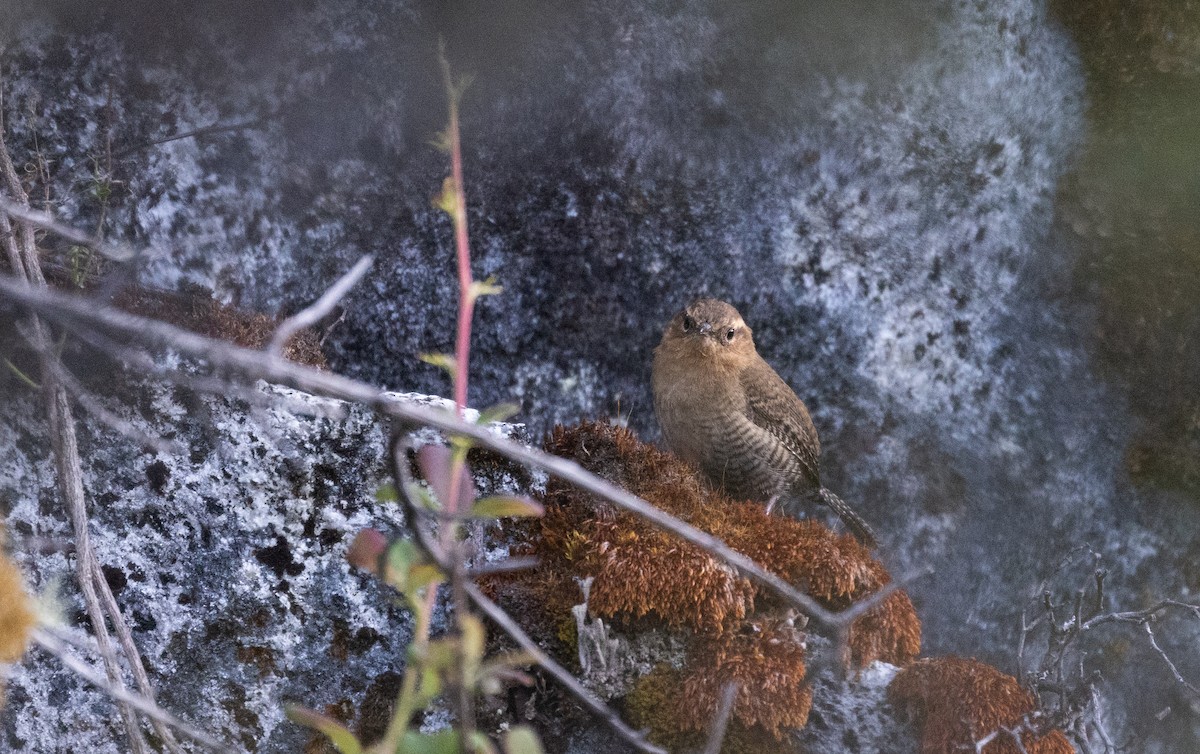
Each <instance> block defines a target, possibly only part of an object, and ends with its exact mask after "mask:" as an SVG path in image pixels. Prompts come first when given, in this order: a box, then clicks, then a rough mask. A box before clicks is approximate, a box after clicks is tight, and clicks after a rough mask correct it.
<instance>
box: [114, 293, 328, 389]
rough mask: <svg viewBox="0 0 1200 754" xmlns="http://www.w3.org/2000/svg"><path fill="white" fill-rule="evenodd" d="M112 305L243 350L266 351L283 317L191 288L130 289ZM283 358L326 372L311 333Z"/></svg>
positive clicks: (301, 335)
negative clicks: (223, 301)
mask: <svg viewBox="0 0 1200 754" xmlns="http://www.w3.org/2000/svg"><path fill="white" fill-rule="evenodd" d="M113 303H114V304H115V305H116V306H117V307H119V308H121V309H124V310H125V311H127V312H129V313H130V314H137V315H139V316H142V317H149V318H151V319H157V320H161V321H163V322H167V323H170V324H172V325H175V326H177V327H182V328H184V329H185V330H191V331H192V332H195V333H198V334H200V335H205V336H207V337H210V338H216V339H218V340H227V341H230V342H232V343H234V344H236V345H239V346H242V347H244V348H265V347H266V345H267V343H269V342H270V340H271V336H272V335H274V334H275V329H276V328H277V327H278V326H279V323H280V321H281V320H280V318H278V317H271V316H268V315H266V314H263V313H261V312H249V311H244V310H241V309H236V308H234V307H232V306H226V305H225V304H221V303H219V302H218V301H216V300H215V299H213V297H212V293H211V292H210V291H208V290H206V289H203V288H199V287H191V288H188V289H186V290H185V291H183V292H181V293H171V292H168V291H155V290H150V289H147V288H128V289H125V290H124V291H122V292H121V293H120V294H118V295H117V297H116V299H115V300H114V301H113ZM283 356H284V358H286V359H288V360H290V361H294V362H296V363H298V364H306V365H308V366H312V367H317V368H319V369H326V368H327V367H328V364H327V363H326V361H325V354H324V353H323V352H322V351H321V342H320V340H319V339H318V337H317V334H316V333H315V332H313V331H312V330H302V331H300V332H298V333H296V334H295V335H293V336H292V337H291V338H290V339H289V340H288V342H287V344H285V345H284V347H283Z"/></svg>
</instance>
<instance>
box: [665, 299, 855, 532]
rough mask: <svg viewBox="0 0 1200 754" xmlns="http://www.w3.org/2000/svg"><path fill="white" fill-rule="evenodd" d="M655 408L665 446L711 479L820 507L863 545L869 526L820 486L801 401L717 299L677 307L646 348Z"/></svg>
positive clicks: (734, 491)
mask: <svg viewBox="0 0 1200 754" xmlns="http://www.w3.org/2000/svg"><path fill="white" fill-rule="evenodd" d="M653 387H654V412H655V414H657V416H658V423H659V425H660V426H661V427H662V432H663V438H664V439H665V440H666V443H667V445H668V447H670V449H671V450H672V451H673V452H674V453H675V454H676V455H678V456H680V457H681V458H683V459H684V460H685V461H687V462H689V463H691V464H692V465H694V466H696V467H697V468H699V469H700V471H701V472H703V473H704V475H705V476H706V477H707V478H708V480H709V481H710V482H711V483H712V484H713V486H715V487H718V488H720V489H723V490H724V491H725V492H726V493H727V494H729V495H730V496H731V497H735V498H739V499H744V500H760V501H771V502H772V503H773V502H774V501H775V500H779V501H781V502H783V503H784V504H785V506H788V507H791V506H794V505H795V504H796V503H798V502H801V501H805V500H809V499H815V500H819V501H821V502H822V503H824V504H825V505H828V506H829V507H830V508H832V509H833V510H834V512H835V513H837V514H838V517H839V518H841V520H842V522H843V523H845V524H846V526H847V527H849V528H850V530H851V531H853V532H854V534H855V536H857V537H858V538H859V540H861V541H862V542H863V543H864V544H866V545H867V546H869V547H874V546H875V543H876V541H875V533H874V532H873V531H871V527H870V526H868V525H867V523H866V521H864V520H863V519H862V517H861V516H859V515H858V514H857V513H855V512H854V511H853V510H852V509H851V508H850V506H848V505H847V504H846V503H845V502H844V501H843V500H842V499H841V498H839V497H838V496H837V495H835V494H833V493H832V492H830V491H829V490H827V489H825V488H824V487H823V486H822V485H821V475H820V455H821V444H820V442H819V441H818V439H817V430H816V428H815V427H814V426H813V423H812V418H811V417H810V416H809V415H808V408H807V407H805V405H804V402H803V401H801V400H800V398H798V397H797V396H796V393H795V392H794V391H793V390H792V389H791V388H790V387H788V385H787V383H786V382H784V381H783V379H782V378H780V376H779V375H778V374H776V373H775V370H774V369H772V368H771V366H770V365H769V364H767V362H765V361H763V359H762V357H761V356H759V355H758V350H757V349H756V348H755V347H754V338H753V335H752V332H751V330H750V328H749V327H748V326H747V325H746V323H745V322H744V321H743V320H742V317H741V315H740V314H738V311H737V309H735V308H733V307H732V306H730V305H729V304H727V303H725V302H724V301H717V300H715V299H700V300H698V301H695V302H693V303H691V304H689V305H688V306H687V307H686V308H685V309H684V310H683V311H681V312H679V314H677V315H676V316H675V318H674V319H672V320H671V322H670V324H668V325H667V327H666V329H665V330H664V331H663V336H662V340H661V341H660V342H659V344H658V347H657V348H655V349H654V368H653Z"/></svg>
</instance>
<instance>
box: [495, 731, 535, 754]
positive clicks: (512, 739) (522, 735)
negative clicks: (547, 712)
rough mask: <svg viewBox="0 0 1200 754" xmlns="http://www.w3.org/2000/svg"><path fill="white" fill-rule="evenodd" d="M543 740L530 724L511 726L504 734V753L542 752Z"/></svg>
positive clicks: (529, 753) (527, 753) (528, 753)
mask: <svg viewBox="0 0 1200 754" xmlns="http://www.w3.org/2000/svg"><path fill="white" fill-rule="evenodd" d="M542 752H543V750H542V742H541V741H540V740H538V735H537V733H534V732H533V728H530V727H529V726H528V725H518V726H516V727H514V728H510V729H509V730H508V731H507V732H506V733H505V734H504V754H542Z"/></svg>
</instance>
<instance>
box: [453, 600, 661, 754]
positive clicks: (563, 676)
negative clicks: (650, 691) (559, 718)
mask: <svg viewBox="0 0 1200 754" xmlns="http://www.w3.org/2000/svg"><path fill="white" fill-rule="evenodd" d="M463 588H464V589H465V590H466V593H467V596H468V597H470V598H471V602H472V603H474V605H475V606H476V607H478V608H479V610H480V611H481V612H482V613H483V614H484V615H486V616H487V617H488V618H490V619H491V620H492V621H493V622H495V624H496V625H498V626H500V628H501V629H502V630H503V631H504V632H505V633H506V634H508V635H509V636H511V637H512V638H513V640H514V641H516V642H517V644H518V645H519V646H520V647H521V649H523V650H525V651H526V652H528V653H529V656H530V657H532V658H533V660H534V661H535V662H536V663H537V664H538V665H540V666H542V668H544V669H545V670H546V672H547V673H549V674H550V675H551V676H552V677H553V678H554V679H555V680H556V681H558V682H559V683H561V684H562V685H563V686H564V687H565V688H566V689H567V690H568V691H570V692H571V694H572V695H574V696H575V698H576V699H578V700H579V701H580V702H582V703H583V705H584V706H585V707H587V709H588V710H589V711H590V712H592V714H594V715H596V716H597V717H599V718H600V719H602V720H604V721H605V722H606V723H607V724H608V725H609V726H610V727H611V728H612V729H613V730H614V731H616V732H617V734H618V735H620V736H621V739H622V740H624V741H625V742H626V743H628V744H630V745H631V746H633V747H635V748H637V750H638V751H644V752H647V754H666V750H665V749H660V748H659V747H657V746H655V745H654V744H651V743H649V742H648V741H646V739H645V736H644V735H643V734H642V733H640V732H638V731H635V730H634V729H632V728H630V727H629V726H628V725H626V724H625V721H623V720H622V719H621V718H620V717H618V716H617V715H616V713H614V712H613V711H612V710H610V709H609V708H608V706H607V705H605V704H604V702H602V701H600V700H599V699H597V698H596V697H595V696H593V695H592V692H590V691H588V690H587V688H586V687H585V686H584V685H583V684H582V683H580V682H579V679H578V678H576V677H575V676H574V675H572V674H571V672H570V671H569V670H567V669H566V668H564V667H563V666H562V665H559V664H558V663H557V662H555V661H554V658H552V657H551V656H550V655H548V654H546V653H545V652H544V651H543V650H542V648H541V647H539V646H538V645H537V643H536V642H535V641H534V640H533V639H531V638H530V637H529V635H528V634H526V633H525V631H524V630H523V629H522V628H521V627H520V626H518V625H517V623H516V621H514V620H513V619H512V616H510V615H509V614H508V613H506V612H505V611H504V610H503V609H502V608H501V607H500V606H499V605H497V604H496V603H495V602H492V601H491V600H490V599H488V598H487V597H486V596H485V595H484V593H483V592H482V591H481V590H480V589H479V587H478V586H476V585H475V584H472V583H471V582H467V583H466V584H464V585H463Z"/></svg>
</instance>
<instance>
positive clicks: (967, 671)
mask: <svg viewBox="0 0 1200 754" xmlns="http://www.w3.org/2000/svg"><path fill="white" fill-rule="evenodd" d="M888 698H889V700H890V701H891V702H892V704H894V705H895V706H896V707H897V708H899V709H901V710H903V711H904V712H905V713H907V714H908V715H909V716H911V717H912V719H913V720H914V721H915V722H916V724H917V726H918V727H919V729H920V739H921V754H950V752H959V751H964V750H965V751H974V750H975V742H976V741H980V740H982V739H983V738H985V737H986V736H988V735H990V734H997V735H995V736H994V738H993V739H992V741H991V742H990V743H988V744H987V745H986V746H984V747H983V752H984V754H1019V753H1020V752H1022V751H1024V752H1027V753H1028V754H1074V752H1075V748H1074V747H1073V746H1071V744H1070V742H1069V741H1067V738H1066V736H1064V735H1063V734H1062V732H1061V731H1057V730H1052V731H1049V732H1046V733H1039V732H1036V731H1037V730H1038V727H1037V720H1036V719H1035V710H1036V709H1037V704H1036V702H1035V701H1034V698H1033V695H1032V694H1030V693H1029V692H1028V691H1026V690H1025V689H1023V688H1021V685H1020V684H1019V683H1017V679H1015V678H1013V677H1012V676H1010V675H1006V674H1004V673H1001V672H1000V671H999V670H997V669H996V668H994V667H992V666H991V665H986V664H984V663H982V662H979V661H978V660H974V659H965V658H962V657H954V656H950V657H937V658H932V659H925V660H920V661H918V662H914V663H913V664H911V665H909V666H908V667H907V668H905V669H904V670H902V671H900V673H899V674H898V675H897V676H896V678H895V679H894V680H893V681H892V683H891V685H890V686H888ZM1009 731H1012V732H1011V733H1010V732H1009ZM1017 735H1019V736H1020V740H1021V745H1020V746H1018V745H1017V742H1016V739H1015V736H1017ZM1022 747H1023V748H1022Z"/></svg>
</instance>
